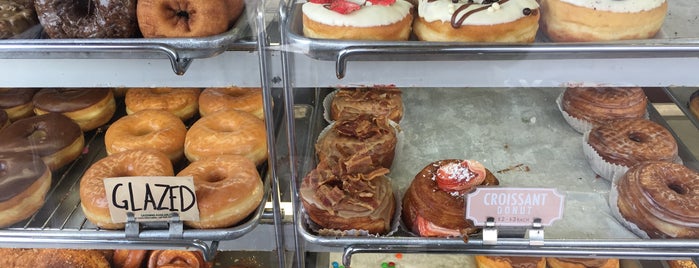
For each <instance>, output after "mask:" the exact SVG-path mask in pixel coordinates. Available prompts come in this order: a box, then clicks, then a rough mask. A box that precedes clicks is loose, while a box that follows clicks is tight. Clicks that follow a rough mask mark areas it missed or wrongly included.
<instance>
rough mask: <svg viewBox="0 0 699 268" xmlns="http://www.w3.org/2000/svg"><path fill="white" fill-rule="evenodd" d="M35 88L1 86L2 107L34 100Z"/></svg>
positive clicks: (14, 105) (0, 102)
mask: <svg viewBox="0 0 699 268" xmlns="http://www.w3.org/2000/svg"><path fill="white" fill-rule="evenodd" d="M37 91H38V89H35V88H0V108H2V109H8V108H12V107H17V106H20V105H23V104H26V103H28V102H30V101H32V97H34V94H35V93H36V92H37Z"/></svg>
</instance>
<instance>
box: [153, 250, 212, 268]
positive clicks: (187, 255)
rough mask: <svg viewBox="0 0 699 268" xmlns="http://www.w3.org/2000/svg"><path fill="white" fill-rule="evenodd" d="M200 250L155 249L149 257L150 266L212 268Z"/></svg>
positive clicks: (159, 267)
mask: <svg viewBox="0 0 699 268" xmlns="http://www.w3.org/2000/svg"><path fill="white" fill-rule="evenodd" d="M211 266H212V264H211V263H208V262H206V261H204V256H203V255H202V254H201V252H199V251H186V250H154V251H152V252H151V253H150V257H149V258H148V268H166V267H167V268H170V267H172V268H175V267H179V268H210V267H211Z"/></svg>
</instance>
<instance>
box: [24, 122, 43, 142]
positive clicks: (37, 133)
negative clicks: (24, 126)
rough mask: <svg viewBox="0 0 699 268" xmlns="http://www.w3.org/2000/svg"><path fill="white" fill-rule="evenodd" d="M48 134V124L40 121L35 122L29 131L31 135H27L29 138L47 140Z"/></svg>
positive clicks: (31, 139)
mask: <svg viewBox="0 0 699 268" xmlns="http://www.w3.org/2000/svg"><path fill="white" fill-rule="evenodd" d="M47 136H48V133H46V125H45V124H43V123H39V124H35V125H34V127H33V128H32V130H31V131H30V132H29V135H27V140H30V141H37V142H39V141H42V140H45V139H46V137H47Z"/></svg>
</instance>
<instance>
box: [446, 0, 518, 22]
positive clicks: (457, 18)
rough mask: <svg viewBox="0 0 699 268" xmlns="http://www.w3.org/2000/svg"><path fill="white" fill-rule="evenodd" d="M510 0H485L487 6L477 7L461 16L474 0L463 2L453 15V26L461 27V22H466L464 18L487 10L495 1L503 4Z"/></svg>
mask: <svg viewBox="0 0 699 268" xmlns="http://www.w3.org/2000/svg"><path fill="white" fill-rule="evenodd" d="M508 1H509V0H500V1H492V2H491V1H483V4H484V5H487V6H482V7H478V8H475V9H473V10H470V11H468V12H466V13H464V14H462V15H461V16H459V13H461V12H463V11H464V10H466V9H467V8H468V7H470V6H471V5H473V2H471V1H469V2H468V3H466V4H463V5H461V6H460V7H459V8H457V9H456V11H454V14H452V15H451V27H454V28H459V27H461V24H462V23H463V22H464V20H466V18H468V17H469V16H471V15H473V14H476V13H478V12H481V11H484V10H487V9H488V8H489V7H491V6H492V5H493V4H494V3H498V4H499V5H503V4H505V3H507V2H508Z"/></svg>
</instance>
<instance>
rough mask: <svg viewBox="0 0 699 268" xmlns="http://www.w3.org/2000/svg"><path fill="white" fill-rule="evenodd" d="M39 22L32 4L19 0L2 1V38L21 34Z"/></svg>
mask: <svg viewBox="0 0 699 268" xmlns="http://www.w3.org/2000/svg"><path fill="white" fill-rule="evenodd" d="M37 23H39V22H38V21H37V19H36V13H35V12H34V8H32V7H31V6H26V5H23V4H22V3H19V1H9V0H2V1H0V39H5V38H10V37H13V36H16V35H18V34H21V33H22V32H24V31H26V30H27V29H29V28H30V27H32V26H34V25H35V24H37Z"/></svg>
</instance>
